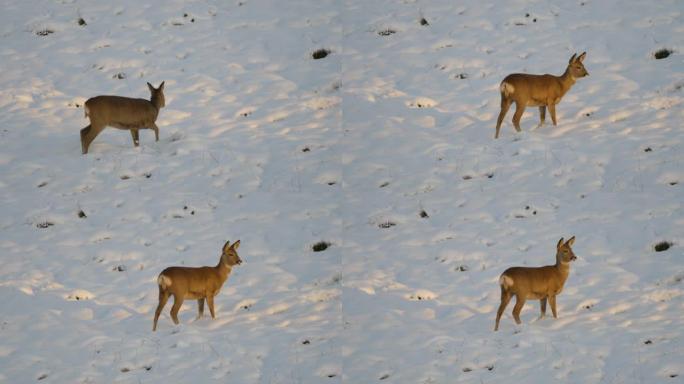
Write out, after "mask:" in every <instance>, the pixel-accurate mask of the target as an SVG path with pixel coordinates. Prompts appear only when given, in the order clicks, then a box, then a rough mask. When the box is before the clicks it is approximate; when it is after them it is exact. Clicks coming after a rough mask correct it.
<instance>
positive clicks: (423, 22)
mask: <svg viewBox="0 0 684 384" xmlns="http://www.w3.org/2000/svg"><path fill="white" fill-rule="evenodd" d="M420 25H423V26H425V25H430V23H428V21H427V20H425V18H424V17H421V18H420Z"/></svg>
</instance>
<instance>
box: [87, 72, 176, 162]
mask: <svg viewBox="0 0 684 384" xmlns="http://www.w3.org/2000/svg"><path fill="white" fill-rule="evenodd" d="M147 87H148V88H150V92H151V93H152V96H151V97H150V100H145V99H132V98H129V97H121V96H96V97H92V98H90V99H88V100H87V101H86V102H85V107H84V109H85V117H87V118H89V119H90V124H89V125H88V126H87V127H85V128H83V129H81V149H82V150H83V154H84V155H85V154H86V153H88V147H90V143H92V142H93V140H95V137H97V135H99V134H100V132H102V130H104V129H105V128H106V127H114V128H119V129H128V130H130V131H131V136H132V137H133V145H134V146H136V147H137V146H138V144H139V141H138V130H140V129H146V128H148V129H153V130H154V136H155V139H156V141H159V128H158V127H157V125H156V124H155V121H157V116H158V115H159V110H160V109H161V108H162V107H164V106H165V105H166V101H165V100H164V82H163V81H162V83H161V84H160V85H159V88H155V87H153V86H152V84H150V83H147Z"/></svg>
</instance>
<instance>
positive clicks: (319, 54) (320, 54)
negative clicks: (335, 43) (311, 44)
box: [311, 48, 330, 60]
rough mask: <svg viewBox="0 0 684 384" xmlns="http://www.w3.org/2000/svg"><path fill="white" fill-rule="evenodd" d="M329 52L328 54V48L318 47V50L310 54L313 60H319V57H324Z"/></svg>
mask: <svg viewBox="0 0 684 384" xmlns="http://www.w3.org/2000/svg"><path fill="white" fill-rule="evenodd" d="M329 54H330V50H329V49H323V48H321V49H319V50H316V51H314V53H312V54H311V57H313V59H314V60H319V59H323V58H325V57H326V56H328V55H329Z"/></svg>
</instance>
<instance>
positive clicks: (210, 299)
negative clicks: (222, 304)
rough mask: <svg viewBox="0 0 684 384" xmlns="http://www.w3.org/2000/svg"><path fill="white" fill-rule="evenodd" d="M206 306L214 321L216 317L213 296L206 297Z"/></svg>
mask: <svg viewBox="0 0 684 384" xmlns="http://www.w3.org/2000/svg"><path fill="white" fill-rule="evenodd" d="M207 304H208V305H209V312H210V313H211V318H212V319H215V318H216V315H215V314H214V296H207Z"/></svg>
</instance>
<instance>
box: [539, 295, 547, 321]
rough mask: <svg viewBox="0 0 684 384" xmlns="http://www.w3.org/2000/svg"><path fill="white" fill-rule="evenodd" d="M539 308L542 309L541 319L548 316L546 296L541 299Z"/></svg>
mask: <svg viewBox="0 0 684 384" xmlns="http://www.w3.org/2000/svg"><path fill="white" fill-rule="evenodd" d="M539 310H540V312H541V313H540V314H539V318H540V319H543V318H544V316H546V297H545V298H543V299H541V300H539Z"/></svg>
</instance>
